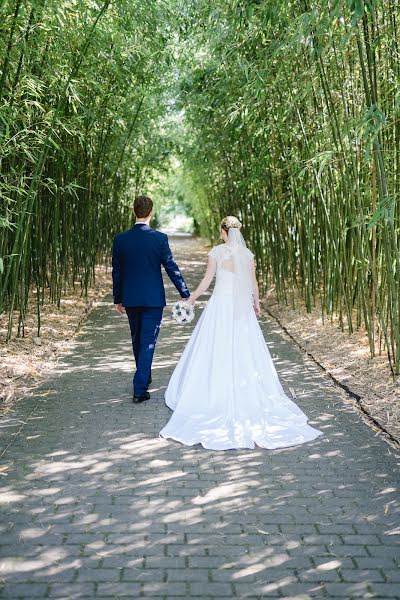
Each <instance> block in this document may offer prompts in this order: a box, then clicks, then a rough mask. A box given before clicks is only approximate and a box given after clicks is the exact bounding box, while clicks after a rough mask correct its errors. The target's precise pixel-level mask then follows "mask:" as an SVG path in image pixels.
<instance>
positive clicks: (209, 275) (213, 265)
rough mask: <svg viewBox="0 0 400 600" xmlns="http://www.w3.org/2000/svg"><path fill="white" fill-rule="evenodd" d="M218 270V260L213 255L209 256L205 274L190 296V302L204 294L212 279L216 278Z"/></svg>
mask: <svg viewBox="0 0 400 600" xmlns="http://www.w3.org/2000/svg"><path fill="white" fill-rule="evenodd" d="M216 270H217V261H216V260H215V258H213V257H212V256H209V257H208V262H207V269H206V272H205V274H204V277H203V279H202V280H201V281H200V283H199V285H198V286H197V288H196V289H195V290H194V292H193V293H192V294H191V296H190V298H188V302H190V303H192V304H194V302H195V301H196V300H197V298H198V297H199V296H201V295H202V294H204V292H206V291H207V290H208V288H209V287H210V284H211V282H212V280H213V279H214V275H215V271H216Z"/></svg>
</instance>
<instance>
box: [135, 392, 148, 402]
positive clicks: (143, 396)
mask: <svg viewBox="0 0 400 600" xmlns="http://www.w3.org/2000/svg"><path fill="white" fill-rule="evenodd" d="M145 400H150V394H149V392H145V393H144V394H141V395H140V396H133V399H132V402H133V403H134V404H140V402H144V401H145Z"/></svg>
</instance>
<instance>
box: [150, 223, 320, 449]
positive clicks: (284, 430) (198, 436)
mask: <svg viewBox="0 0 400 600" xmlns="http://www.w3.org/2000/svg"><path fill="white" fill-rule="evenodd" d="M240 228H241V223H240V221H239V220H238V219H237V218H236V217H231V216H229V217H225V218H224V219H223V220H222V222H221V238H222V240H223V242H224V243H223V244H220V245H218V246H215V247H214V248H212V249H211V250H210V252H209V253H208V264H207V270H206V273H205V275H204V278H203V279H202V281H201V283H200V284H199V286H198V288H197V289H196V290H195V292H193V294H192V295H191V296H190V298H189V299H188V301H189V302H190V303H192V304H194V303H195V301H196V299H197V298H198V297H199V296H201V295H202V294H204V292H205V291H206V290H207V289H208V287H209V286H210V284H211V282H212V280H213V278H214V275H216V282H215V287H214V291H213V293H212V295H211V298H210V299H209V301H208V303H207V305H206V307H205V309H204V310H203V313H202V315H201V316H200V319H199V320H198V322H197V325H196V327H195V328H194V330H193V333H192V335H191V337H190V339H189V341H188V343H187V345H186V347H185V349H184V351H183V354H182V356H181V357H180V359H179V362H178V364H177V365H176V368H175V370H174V372H173V374H172V377H171V379H170V381H169V384H168V387H167V389H166V392H165V402H166V404H167V406H168V407H169V408H170V409H172V410H173V411H174V412H173V414H172V416H171V418H170V420H169V422H168V423H167V425H166V426H165V427H164V428H163V429H162V430H161V431H160V435H161V436H162V437H164V438H171V439H174V440H177V441H178V442H181V443H183V444H186V445H189V446H193V445H194V444H201V445H202V446H203V447H204V448H207V449H210V450H227V449H231V448H254V447H255V445H257V446H259V447H261V448H268V449H273V448H282V447H286V446H295V445H297V444H302V443H304V442H308V441H310V440H313V439H315V438H316V437H318V436H319V435H322V431H319V430H318V429H314V428H313V427H311V426H310V425H308V423H307V416H306V415H305V414H304V413H303V412H302V411H301V409H300V408H299V407H298V406H297V404H295V403H294V402H293V401H292V400H290V398H288V396H286V394H285V392H284V390H283V388H282V386H281V383H280V381H279V379H278V375H277V373H276V370H275V366H274V364H273V362H272V359H271V356H270V353H269V350H268V347H267V344H266V342H265V340H264V337H263V334H262V331H261V328H260V326H259V324H258V321H257V316H259V315H260V301H259V294H258V285H257V279H256V274H255V263H254V255H253V254H252V253H251V252H250V250H249V249H248V248H247V246H246V243H245V241H244V239H243V236H242V234H241V232H240Z"/></svg>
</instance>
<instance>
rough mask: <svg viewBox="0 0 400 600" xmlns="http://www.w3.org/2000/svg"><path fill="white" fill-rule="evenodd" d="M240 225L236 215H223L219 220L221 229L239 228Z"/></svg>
mask: <svg viewBox="0 0 400 600" xmlns="http://www.w3.org/2000/svg"><path fill="white" fill-rule="evenodd" d="M241 226H242V224H241V222H240V221H239V219H238V218H237V217H232V216H228V217H224V218H223V219H222V221H221V229H223V230H224V231H226V232H228V231H229V230H230V229H240V228H241Z"/></svg>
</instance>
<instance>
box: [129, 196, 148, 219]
mask: <svg viewBox="0 0 400 600" xmlns="http://www.w3.org/2000/svg"><path fill="white" fill-rule="evenodd" d="M152 209H153V200H152V199H151V198H149V197H148V196H137V198H135V203H134V205H133V212H134V213H135V215H136V216H137V217H138V219H145V218H146V217H148V216H149V214H150V213H151V211H152Z"/></svg>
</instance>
